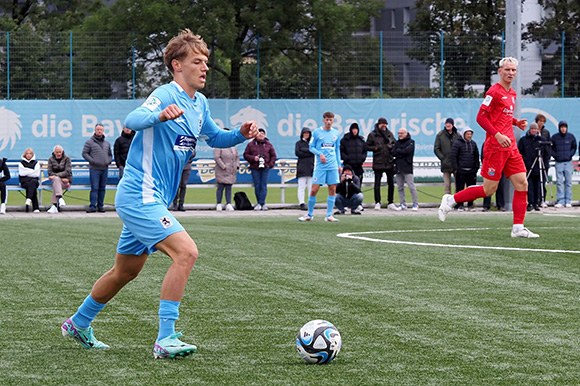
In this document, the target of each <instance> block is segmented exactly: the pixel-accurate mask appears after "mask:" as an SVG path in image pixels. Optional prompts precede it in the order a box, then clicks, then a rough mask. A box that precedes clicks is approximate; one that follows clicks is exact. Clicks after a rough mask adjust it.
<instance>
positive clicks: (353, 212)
mask: <svg viewBox="0 0 580 386" xmlns="http://www.w3.org/2000/svg"><path fill="white" fill-rule="evenodd" d="M350 214H362V213H361V212H360V211H358V210H356V209H352V210H351V211H350Z"/></svg>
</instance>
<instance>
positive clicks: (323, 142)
mask: <svg viewBox="0 0 580 386" xmlns="http://www.w3.org/2000/svg"><path fill="white" fill-rule="evenodd" d="M322 118H323V121H324V126H322V127H319V128H318V129H316V130H314V132H313V133H312V140H311V141H310V152H311V153H312V154H314V156H315V158H314V174H313V175H312V189H311V190H310V196H309V197H308V213H307V214H305V215H304V216H302V217H300V218H299V219H298V221H302V222H304V221H311V220H312V219H313V218H314V205H316V195H317V194H318V190H319V189H320V187H321V186H322V185H324V184H326V185H328V198H327V199H326V217H325V218H324V221H330V222H338V221H340V220H339V219H337V218H335V217H334V216H333V215H332V209H333V208H334V202H335V200H336V185H337V184H338V183H339V182H340V169H341V167H340V163H339V162H340V161H339V160H340V139H339V137H338V130H336V129H335V128H333V127H332V124H333V123H334V114H333V113H331V112H329V111H327V112H326V113H324V114H323V115H322Z"/></svg>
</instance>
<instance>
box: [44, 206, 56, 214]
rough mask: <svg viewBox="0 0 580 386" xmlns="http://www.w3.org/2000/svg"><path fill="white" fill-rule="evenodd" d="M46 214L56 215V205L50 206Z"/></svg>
mask: <svg viewBox="0 0 580 386" xmlns="http://www.w3.org/2000/svg"><path fill="white" fill-rule="evenodd" d="M46 212H47V213H58V208H57V207H56V205H52V206H51V207H50V208H49V209H48V210H47V211H46Z"/></svg>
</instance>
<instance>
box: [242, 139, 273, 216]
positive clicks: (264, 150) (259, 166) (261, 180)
mask: <svg viewBox="0 0 580 386" xmlns="http://www.w3.org/2000/svg"><path fill="white" fill-rule="evenodd" d="M244 159H245V160H246V161H248V164H249V167H250V171H251V172H252V180H253V181H254V194H255V195H256V200H257V201H258V203H257V204H256V205H255V206H254V210H268V207H267V206H266V196H267V195H268V177H269V175H270V169H272V168H273V167H274V164H275V163H276V151H275V150H274V146H273V145H272V143H270V141H269V140H268V138H266V130H265V129H263V128H259V129H258V135H257V136H256V138H254V140H253V141H250V142H249V143H248V145H247V146H246V150H245V151H244Z"/></svg>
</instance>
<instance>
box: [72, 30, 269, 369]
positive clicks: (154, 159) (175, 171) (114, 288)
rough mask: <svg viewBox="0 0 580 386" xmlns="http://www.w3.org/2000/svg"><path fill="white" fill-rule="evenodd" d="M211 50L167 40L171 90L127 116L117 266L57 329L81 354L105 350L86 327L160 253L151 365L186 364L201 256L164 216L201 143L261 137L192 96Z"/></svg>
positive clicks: (195, 39) (196, 42)
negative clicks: (191, 292) (165, 263)
mask: <svg viewBox="0 0 580 386" xmlns="http://www.w3.org/2000/svg"><path fill="white" fill-rule="evenodd" d="M208 58H209V50H208V48H207V45H206V44H205V42H204V41H203V40H202V39H201V37H199V36H197V35H194V34H192V33H191V31H190V30H185V31H182V32H181V33H180V34H179V35H178V36H176V37H174V38H173V39H171V41H170V42H169V44H168V45H167V48H166V49H165V53H164V58H163V59H164V62H165V65H166V66H167V68H168V69H169V71H170V72H171V73H172V74H173V82H171V83H169V84H166V85H163V86H161V87H159V88H158V89H156V90H155V91H153V93H152V94H151V95H150V96H149V98H147V100H146V101H145V103H144V104H143V105H142V106H140V107H138V108H137V109H135V110H134V111H133V112H131V113H130V114H129V115H128V116H127V118H126V121H125V126H126V127H128V128H130V129H132V130H135V131H136V132H137V134H136V135H135V138H134V139H133V143H132V144H131V148H130V150H129V154H128V157H127V164H126V167H125V174H124V175H123V178H122V179H121V181H120V183H119V186H118V189H117V196H116V200H115V206H116V210H117V213H118V214H119V217H120V218H121V220H123V230H122V233H121V236H120V237H119V243H118V245H117V255H116V258H115V264H114V266H113V268H111V269H110V270H109V271H108V272H106V273H105V274H104V275H103V276H101V278H100V279H99V280H97V282H96V283H95V285H94V286H93V289H92V291H91V293H90V294H89V295H88V296H87V297H86V299H85V300H84V302H83V303H82V304H81V306H80V307H79V308H78V310H77V312H76V313H75V314H74V315H73V316H72V317H70V318H69V319H68V320H67V321H66V322H65V323H64V324H63V325H62V327H61V329H62V334H63V335H64V336H69V337H72V338H74V339H76V340H77V341H78V342H80V343H81V344H82V345H83V346H84V347H85V348H88V349H91V348H107V347H109V346H107V345H106V344H104V343H102V342H100V341H98V340H97V339H96V338H95V336H94V334H93V329H92V327H90V324H91V322H92V320H93V319H94V318H95V316H96V315H97V314H98V313H99V312H100V311H101V310H102V309H103V308H104V307H105V304H106V303H107V302H108V301H109V300H111V299H112V298H113V297H114V296H115V295H116V294H117V293H118V292H119V290H121V288H123V287H124V286H125V285H126V284H127V283H129V282H130V281H131V280H132V279H134V278H135V277H137V275H138V274H139V272H140V271H141V269H142V268H143V265H144V264H145V261H146V260H147V257H148V256H149V255H150V254H151V253H152V252H154V251H156V250H159V251H161V252H163V253H165V254H166V255H168V256H169V257H170V258H171V259H172V264H171V266H170V267H169V269H168V271H167V273H166V275H165V278H164V280H163V284H162V285H161V299H160V303H159V334H158V336H157V340H156V342H155V345H154V348H153V354H154V357H155V358H175V357H178V356H181V357H184V356H187V355H190V354H192V353H194V352H195V351H196V350H197V349H196V347H195V346H194V345H191V344H187V343H184V342H182V341H180V340H179V339H178V338H179V337H180V336H181V333H175V321H176V320H177V318H178V317H179V305H180V302H181V298H182V296H183V293H184V291H185V286H186V284H187V281H188V278H189V274H190V272H191V269H192V268H193V264H194V263H195V260H196V259H197V256H198V251H197V246H196V244H195V242H194V241H193V240H192V238H191V237H190V236H189V234H187V232H186V231H185V230H184V229H183V227H182V226H181V224H179V222H178V221H177V220H176V219H175V217H173V215H172V214H171V212H169V210H168V209H167V208H168V206H169V204H170V203H171V202H172V200H173V198H174V197H175V193H176V191H177V187H178V185H179V182H180V179H181V172H182V170H183V167H184V165H185V163H186V162H187V160H188V158H189V157H190V155H191V154H192V150H193V149H195V146H196V143H197V141H198V140H205V141H206V143H207V144H209V145H210V146H212V147H221V148H227V147H231V146H234V145H236V144H238V143H241V142H243V141H245V140H246V139H249V138H253V137H255V136H256V134H257V133H258V127H257V125H256V124H255V122H245V123H244V124H243V125H242V127H241V128H240V129H239V130H232V131H226V130H221V129H220V128H219V127H218V126H217V125H216V124H215V122H214V121H213V119H212V118H211V115H210V111H209V107H208V102H207V99H206V98H205V96H204V95H202V94H201V93H197V92H196V91H197V90H199V89H201V88H203V87H204V86H205V81H206V74H207V71H208V70H209V68H208V66H207V61H208Z"/></svg>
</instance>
